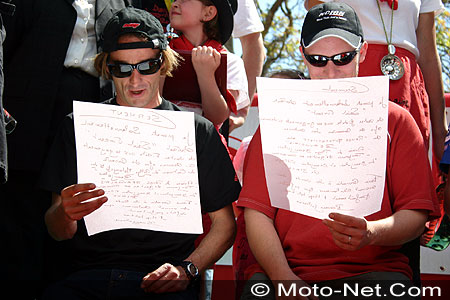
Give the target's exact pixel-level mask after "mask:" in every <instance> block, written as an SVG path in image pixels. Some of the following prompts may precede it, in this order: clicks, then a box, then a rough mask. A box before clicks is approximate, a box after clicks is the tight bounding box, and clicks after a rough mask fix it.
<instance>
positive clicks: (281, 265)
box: [244, 208, 317, 299]
mask: <svg viewBox="0 0 450 300" xmlns="http://www.w3.org/2000/svg"><path fill="white" fill-rule="evenodd" d="M244 214H245V215H244V216H245V228H246V232H247V238H248V243H249V245H250V248H251V250H252V252H253V255H255V258H256V260H257V261H258V263H259V264H260V266H261V267H262V268H263V269H264V271H265V272H266V274H267V276H269V278H270V280H272V282H273V283H274V286H276V282H278V281H296V283H297V288H298V287H299V286H301V285H303V286H308V285H307V284H306V283H305V282H304V281H302V280H301V279H300V278H299V277H298V276H297V275H295V274H294V272H292V270H291V268H290V267H289V264H288V261H287V259H286V256H285V254H284V250H283V247H282V245H281V241H280V238H279V237H278V234H277V232H276V230H275V227H274V224H273V220H272V219H270V218H269V217H268V216H266V215H265V214H264V213H262V212H259V211H257V210H254V209H251V208H245V211H244ZM262 233H264V234H262ZM299 299H317V298H316V297H314V296H313V295H311V296H310V297H309V298H307V297H304V298H299Z"/></svg>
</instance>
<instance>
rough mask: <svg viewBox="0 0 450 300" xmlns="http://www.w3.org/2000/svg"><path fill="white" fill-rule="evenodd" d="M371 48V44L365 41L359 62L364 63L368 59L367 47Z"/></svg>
mask: <svg viewBox="0 0 450 300" xmlns="http://www.w3.org/2000/svg"><path fill="white" fill-rule="evenodd" d="M368 48H369V44H368V43H367V42H364V43H363V44H362V45H361V49H360V50H359V63H362V62H363V61H364V60H365V59H366V54H367V49H368Z"/></svg>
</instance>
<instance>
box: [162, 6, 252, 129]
mask: <svg viewBox="0 0 450 300" xmlns="http://www.w3.org/2000/svg"><path fill="white" fill-rule="evenodd" d="M231 1H234V2H236V0H231ZM233 13H234V11H233V9H232V5H231V4H230V1H229V0H226V1H224V0H199V1H191V0H177V1H174V2H173V3H172V6H171V10H170V14H169V17H170V24H171V27H172V28H174V29H175V30H177V31H178V32H179V33H180V37H179V38H175V39H173V40H172V41H171V42H170V47H171V48H172V49H174V50H192V64H193V66H194V69H195V72H196V74H197V79H198V84H199V87H200V91H201V104H200V103H199V104H197V106H198V107H197V108H200V109H201V112H202V114H203V116H204V117H206V118H207V119H209V120H210V121H211V122H212V123H213V124H214V125H215V126H216V128H219V127H220V126H221V125H222V123H223V122H224V121H225V120H227V119H228V118H229V117H230V113H236V114H238V115H242V112H244V115H246V113H245V112H246V111H247V110H248V107H249V105H250V100H249V98H248V84H247V77H246V73H245V69H244V63H243V61H242V59H241V58H239V57H238V56H236V55H234V54H233V53H230V52H227V51H226V49H225V48H224V47H223V44H224V43H225V42H226V41H227V40H228V39H229V38H230V36H231V32H232V30H233ZM221 53H226V54H227V89H228V92H227V95H222V94H221V93H220V91H219V87H218V86H217V83H216V80H215V77H214V73H215V71H216V69H217V68H218V67H219V65H220V57H221ZM168 100H170V99H168ZM176 104H178V105H179V106H182V107H186V108H187V109H189V108H190V107H192V105H193V103H183V101H178V102H177V103H176ZM197 111H198V110H197ZM244 117H245V116H244Z"/></svg>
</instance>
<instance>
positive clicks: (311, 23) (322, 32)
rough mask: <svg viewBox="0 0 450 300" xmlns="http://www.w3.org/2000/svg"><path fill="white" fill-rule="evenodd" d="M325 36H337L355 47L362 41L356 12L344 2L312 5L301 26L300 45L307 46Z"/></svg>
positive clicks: (361, 32) (362, 37)
mask: <svg viewBox="0 0 450 300" xmlns="http://www.w3.org/2000/svg"><path fill="white" fill-rule="evenodd" d="M325 37H337V38H340V39H342V40H344V41H345V42H347V43H348V44H350V45H351V46H353V47H354V48H355V49H356V48H358V47H359V46H360V44H361V43H362V42H363V41H364V34H363V30H362V27H361V23H360V21H359V18H358V16H357V15H356V12H355V11H354V10H353V8H352V7H350V6H349V5H348V4H345V3H337V2H326V3H322V4H319V5H316V6H314V7H313V8H311V9H310V10H309V12H308V13H307V15H306V17H305V21H304V22H303V27H302V37H301V38H302V46H303V47H305V48H308V47H309V46H311V45H312V44H314V43H315V42H317V41H319V40H321V39H323V38H325Z"/></svg>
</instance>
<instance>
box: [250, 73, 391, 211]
mask: <svg viewBox="0 0 450 300" xmlns="http://www.w3.org/2000/svg"><path fill="white" fill-rule="evenodd" d="M257 83H258V96H259V112H260V124H261V139H262V149H263V155H264V167H265V172H266V180H267V185H268V190H269V195H270V199H271V203H272V205H273V206H275V207H279V208H283V209H288V210H291V211H294V212H297V213H301V214H304V215H308V216H311V217H315V218H326V217H327V216H328V214H329V213H330V212H340V213H343V214H347V215H352V216H359V217H363V216H366V215H369V214H372V213H374V212H377V211H379V210H380V208H381V201H382V198H383V191H384V182H385V168H386V141H387V119H388V118H387V115H388V114H387V107H388V79H387V77H384V76H383V77H382V76H379V77H361V78H346V79H332V80H288V79H272V78H258V81H257Z"/></svg>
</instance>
